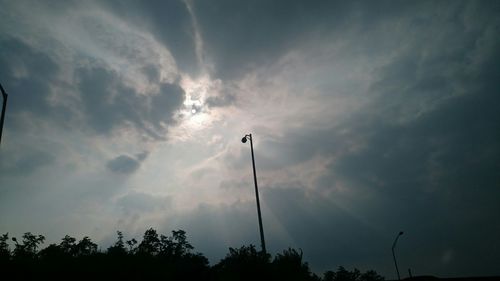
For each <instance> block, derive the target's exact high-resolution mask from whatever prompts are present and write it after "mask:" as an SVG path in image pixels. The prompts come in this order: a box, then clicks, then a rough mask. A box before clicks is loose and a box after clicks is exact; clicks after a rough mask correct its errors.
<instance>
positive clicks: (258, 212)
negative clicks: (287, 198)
mask: <svg viewBox="0 0 500 281" xmlns="http://www.w3.org/2000/svg"><path fill="white" fill-rule="evenodd" d="M249 137H250V150H251V151H252V167H253V181H254V183H255V199H256V201H257V214H258V216H259V229H260V243H261V246H262V252H263V253H264V254H266V253H267V251H266V242H265V240H264V228H263V227H262V216H261V214H260V200H259V188H258V187H257V174H256V172H255V158H254V156H253V141H252V134H249Z"/></svg>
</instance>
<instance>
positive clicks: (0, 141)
mask: <svg viewBox="0 0 500 281" xmlns="http://www.w3.org/2000/svg"><path fill="white" fill-rule="evenodd" d="M0 90H1V91H2V97H3V105H2V115H1V117H0V143H2V131H3V120H4V118H5V109H6V108H7V96H8V95H7V93H6V92H5V90H4V89H3V87H2V84H0Z"/></svg>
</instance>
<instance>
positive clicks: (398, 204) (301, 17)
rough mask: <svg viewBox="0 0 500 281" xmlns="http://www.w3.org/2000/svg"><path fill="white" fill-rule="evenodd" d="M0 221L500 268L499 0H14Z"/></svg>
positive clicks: (448, 271)
mask: <svg viewBox="0 0 500 281" xmlns="http://www.w3.org/2000/svg"><path fill="white" fill-rule="evenodd" d="M0 6H1V7H2V9H1V10H0V83H1V84H2V85H3V87H4V88H5V90H6V91H7V93H8V94H9V98H8V105H7V113H6V118H5V125H4V130H3V136H2V140H1V145H0V232H1V233H6V232H9V234H10V235H11V236H17V237H20V236H21V235H22V234H23V233H24V232H28V231H29V232H32V233H35V234H43V235H45V237H46V245H48V244H49V243H59V242H60V239H61V238H62V237H64V235H66V234H68V235H71V236H73V237H76V238H77V239H81V238H82V237H83V236H90V237H91V238H92V239H93V240H94V241H95V242H97V243H98V244H99V245H100V247H101V248H102V249H106V248H107V247H108V246H110V245H111V244H112V243H114V241H115V239H116V231H117V230H120V231H123V233H124V236H125V239H131V238H136V239H138V238H141V237H142V234H143V233H144V231H145V230H146V229H148V228H149V227H153V228H155V229H157V230H158V232H160V233H164V234H169V233H170V231H171V230H174V229H184V230H185V231H186V232H187V235H188V239H189V241H191V242H192V244H193V246H194V247H195V249H196V250H197V251H199V252H202V253H203V254H205V255H206V256H207V257H208V258H209V260H210V262H211V263H212V264H214V263H216V262H217V261H219V260H220V259H221V258H223V257H224V256H225V254H226V253H227V252H228V247H239V246H242V245H248V244H254V245H256V246H260V237H259V230H258V220H257V212H256V205H255V193H254V186H253V184H254V183H253V175H252V166H251V152H250V146H249V143H248V142H247V143H246V144H243V143H241V138H242V137H243V136H244V135H245V134H249V133H252V136H253V141H254V150H255V151H254V152H255V161H256V168H257V178H258V184H259V191H260V199H261V207H262V217H263V225H264V232H265V238H266V246H267V248H268V251H269V252H271V253H272V254H275V253H277V252H281V251H282V250H283V249H286V248H288V247H293V248H300V249H302V250H303V252H304V259H305V260H306V261H307V262H309V265H310V266H311V268H312V269H313V270H314V271H315V272H317V273H320V274H321V273H322V272H324V271H325V270H329V269H336V268H337V267H338V266H339V265H342V266H344V267H346V268H348V269H352V268H353V267H357V268H359V269H361V270H368V269H374V270H376V271H377V272H379V273H380V274H382V275H384V276H385V277H386V278H388V279H394V278H396V274H395V269H394V264H393V260H392V254H391V246H392V243H393V241H394V239H395V237H396V235H397V234H398V233H399V231H404V234H403V235H402V236H401V237H400V238H399V241H398V244H397V247H396V254H397V258H398V264H399V268H400V271H401V275H402V277H406V276H407V275H408V274H407V272H408V268H411V270H412V273H413V274H414V275H436V276H441V277H454V276H478V275H479V276H487V275H500V268H499V267H498V264H500V240H499V239H498V237H500V204H499V198H500V172H499V170H500V106H499V105H500V96H499V94H500V84H499V83H498V81H500V70H499V65H500V40H499V39H498V38H499V36H498V35H499V34H500V2H499V1H316V0H314V1H296V0H287V1H285V0H282V1H274V0H273V1H264V0H262V1H259V0H255V1H254V0H250V1H231V0H211V1H202V0H185V1H180V0H167V1H132V0H125V1H112V0H110V1H4V0H0Z"/></svg>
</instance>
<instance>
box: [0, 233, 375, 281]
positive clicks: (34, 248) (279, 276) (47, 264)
mask: <svg viewBox="0 0 500 281" xmlns="http://www.w3.org/2000/svg"><path fill="white" fill-rule="evenodd" d="M11 240H12V241H13V242H14V244H15V245H14V249H13V250H11V249H10V246H9V234H8V233H6V234H3V235H1V236H0V268H1V270H0V274H1V275H0V276H4V277H5V276H9V277H10V279H11V280H15V279H18V280H30V279H40V278H42V279H45V278H47V280H71V279H91V280H147V279H155V280H214V281H215V280H306V281H308V280H311V281H382V280H384V278H383V277H382V276H380V275H378V274H377V273H376V272H375V271H373V270H369V271H366V272H364V273H362V272H360V271H359V270H358V269H353V270H347V269H345V268H344V267H342V266H340V267H338V269H337V270H336V271H332V270H330V271H326V272H325V273H324V274H323V275H322V276H318V275H316V274H315V273H313V272H312V271H311V270H310V268H309V265H308V263H307V262H305V261H303V258H302V251H301V250H296V249H293V248H289V249H286V250H283V251H282V252H281V253H278V254H276V255H275V256H274V257H272V256H271V255H270V254H267V253H263V252H261V251H258V250H257V249H256V248H255V246H254V245H249V246H242V247H240V248H229V253H227V255H226V256H225V257H224V258H223V259H222V260H220V261H219V262H218V263H217V264H215V265H213V266H210V264H209V262H208V259H207V258H206V257H205V256H204V255H203V254H201V253H198V252H195V251H194V248H193V246H192V245H191V244H190V243H189V242H188V240H187V236H186V232H185V231H183V230H174V231H172V233H171V235H169V236H166V235H163V234H158V232H157V231H156V230H155V229H153V228H150V229H148V230H146V232H145V233H144V236H143V238H142V241H140V242H139V241H137V240H136V239H131V240H124V237H123V233H122V232H120V231H117V240H116V242H115V243H114V244H113V245H111V246H110V247H108V248H107V249H106V250H104V251H102V250H99V249H98V246H97V244H95V243H94V242H92V240H91V239H90V238H89V237H87V236H86V237H83V238H82V239H81V240H79V241H77V239H75V238H73V237H71V236H68V235H66V236H65V237H64V238H62V239H61V242H60V243H59V244H50V245H48V246H47V247H45V248H43V249H40V246H41V245H42V244H43V243H44V241H45V237H44V236H43V235H34V234H32V233H30V232H27V233H25V234H24V235H23V236H22V239H21V240H20V241H19V240H18V239H16V238H15V237H12V238H11ZM0 278H1V277H0ZM2 279H3V280H7V279H4V278H2Z"/></svg>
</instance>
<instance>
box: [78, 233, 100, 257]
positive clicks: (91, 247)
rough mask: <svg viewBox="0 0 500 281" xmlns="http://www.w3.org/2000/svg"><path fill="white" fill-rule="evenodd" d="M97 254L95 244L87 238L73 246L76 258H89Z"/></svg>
mask: <svg viewBox="0 0 500 281" xmlns="http://www.w3.org/2000/svg"><path fill="white" fill-rule="evenodd" d="M95 253H97V244H95V243H94V242H92V240H90V238H89V237H88V236H85V237H83V238H82V240H80V241H79V242H78V244H76V245H75V254H76V256H77V257H85V256H90V255H92V254H95Z"/></svg>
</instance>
